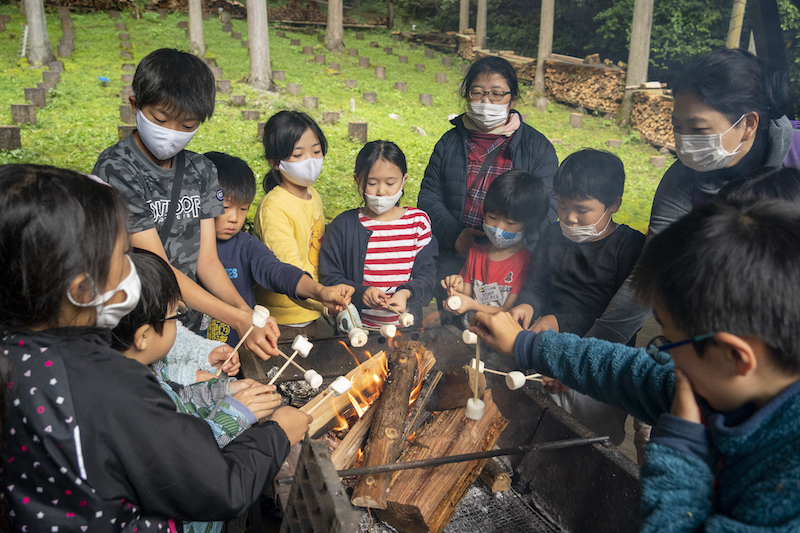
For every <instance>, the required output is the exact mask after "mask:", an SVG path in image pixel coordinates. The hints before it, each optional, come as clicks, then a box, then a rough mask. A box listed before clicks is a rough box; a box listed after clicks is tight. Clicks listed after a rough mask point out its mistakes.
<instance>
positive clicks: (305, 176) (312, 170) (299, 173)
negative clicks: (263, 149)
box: [278, 157, 325, 187]
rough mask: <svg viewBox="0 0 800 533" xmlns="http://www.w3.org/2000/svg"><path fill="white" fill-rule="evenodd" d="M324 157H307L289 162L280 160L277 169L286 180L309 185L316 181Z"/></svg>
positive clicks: (299, 184) (305, 185)
mask: <svg viewBox="0 0 800 533" xmlns="http://www.w3.org/2000/svg"><path fill="white" fill-rule="evenodd" d="M324 160H325V158H324V157H319V158H317V157H309V158H308V159H303V160H302V161H296V162H289V161H281V164H280V165H278V170H280V171H281V175H282V176H283V177H284V178H286V179H287V180H289V181H291V182H292V183H294V184H295V185H298V186H300V187H310V186H312V185H314V182H315V181H317V178H318V177H319V173H320V172H322V162H323V161H324Z"/></svg>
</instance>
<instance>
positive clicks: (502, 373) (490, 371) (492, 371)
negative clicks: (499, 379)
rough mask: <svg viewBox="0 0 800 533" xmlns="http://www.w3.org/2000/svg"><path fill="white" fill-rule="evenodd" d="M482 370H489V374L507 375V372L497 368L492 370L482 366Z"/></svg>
mask: <svg viewBox="0 0 800 533" xmlns="http://www.w3.org/2000/svg"><path fill="white" fill-rule="evenodd" d="M483 371H484V372H489V373H490V374H497V375H498V376H507V375H508V372H500V371H499V370H492V369H491V368H486V367H483Z"/></svg>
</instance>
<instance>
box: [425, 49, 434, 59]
mask: <svg viewBox="0 0 800 533" xmlns="http://www.w3.org/2000/svg"><path fill="white" fill-rule="evenodd" d="M425 57H427V58H428V59H433V48H426V49H425Z"/></svg>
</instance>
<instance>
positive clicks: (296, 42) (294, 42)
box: [289, 39, 300, 46]
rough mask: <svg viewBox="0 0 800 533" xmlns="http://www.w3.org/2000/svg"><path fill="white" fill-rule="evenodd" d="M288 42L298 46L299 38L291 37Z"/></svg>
mask: <svg viewBox="0 0 800 533" xmlns="http://www.w3.org/2000/svg"><path fill="white" fill-rule="evenodd" d="M289 44H291V45H292V46H300V39H292V40H291V41H289Z"/></svg>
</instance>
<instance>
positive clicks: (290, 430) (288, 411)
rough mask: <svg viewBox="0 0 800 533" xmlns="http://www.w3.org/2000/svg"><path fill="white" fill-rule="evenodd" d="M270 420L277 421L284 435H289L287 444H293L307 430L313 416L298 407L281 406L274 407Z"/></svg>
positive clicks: (298, 440)
mask: <svg viewBox="0 0 800 533" xmlns="http://www.w3.org/2000/svg"><path fill="white" fill-rule="evenodd" d="M270 420H272V421H273V422H277V423H278V425H279V426H280V427H281V429H283V431H284V433H286V436H287V437H289V444H290V445H292V446H294V445H295V444H297V443H298V442H300V440H301V439H302V438H303V435H305V434H306V431H308V426H309V424H311V421H312V420H314V417H312V416H311V415H307V414H305V413H304V412H303V411H301V410H300V409H295V408H294V407H288V406H287V407H281V408H280V409H276V410H275V412H274V413H272V416H271V417H270Z"/></svg>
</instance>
